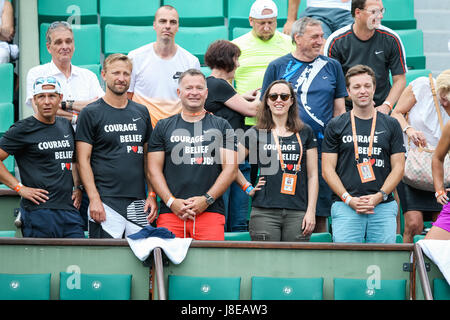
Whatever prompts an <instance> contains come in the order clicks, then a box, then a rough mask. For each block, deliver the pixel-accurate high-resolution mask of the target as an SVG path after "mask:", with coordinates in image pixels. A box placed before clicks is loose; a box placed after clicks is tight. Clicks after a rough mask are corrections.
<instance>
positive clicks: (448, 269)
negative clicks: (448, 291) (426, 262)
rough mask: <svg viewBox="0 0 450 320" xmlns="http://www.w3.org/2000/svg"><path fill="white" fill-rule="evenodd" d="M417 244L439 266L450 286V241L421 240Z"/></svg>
mask: <svg viewBox="0 0 450 320" xmlns="http://www.w3.org/2000/svg"><path fill="white" fill-rule="evenodd" d="M417 243H418V244H419V245H420V247H421V248H422V250H423V252H424V253H425V254H426V256H427V257H428V258H430V259H431V261H433V262H434V263H435V264H436V265H437V266H438V268H439V270H441V272H442V274H443V275H444V277H445V279H446V280H447V282H448V284H449V285H450V240H419V241H418V242H417Z"/></svg>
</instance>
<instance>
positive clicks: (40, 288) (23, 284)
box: [0, 273, 51, 300]
mask: <svg viewBox="0 0 450 320" xmlns="http://www.w3.org/2000/svg"><path fill="white" fill-rule="evenodd" d="M50 277H51V274H50V273H45V274H8V273H0V300H50Z"/></svg>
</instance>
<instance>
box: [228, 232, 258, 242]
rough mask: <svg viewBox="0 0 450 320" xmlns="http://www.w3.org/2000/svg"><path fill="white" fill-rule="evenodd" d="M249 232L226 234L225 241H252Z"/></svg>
mask: <svg viewBox="0 0 450 320" xmlns="http://www.w3.org/2000/svg"><path fill="white" fill-rule="evenodd" d="M251 240H252V239H251V238H250V233H249V232H225V241H251Z"/></svg>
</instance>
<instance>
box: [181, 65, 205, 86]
mask: <svg viewBox="0 0 450 320" xmlns="http://www.w3.org/2000/svg"><path fill="white" fill-rule="evenodd" d="M186 76H191V77H194V76H202V77H203V79H204V80H205V81H206V77H205V75H204V74H203V72H201V71H200V70H198V69H194V68H191V69H187V70H186V71H184V72H183V73H182V74H181V75H180V78H179V79H178V83H181V80H183V78H184V77H186Z"/></svg>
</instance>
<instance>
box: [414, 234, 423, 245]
mask: <svg viewBox="0 0 450 320" xmlns="http://www.w3.org/2000/svg"><path fill="white" fill-rule="evenodd" d="M424 238H425V236H424V235H423V234H416V235H415V236H414V238H413V241H414V243H416V242H417V241H419V240H423V239H424Z"/></svg>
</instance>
